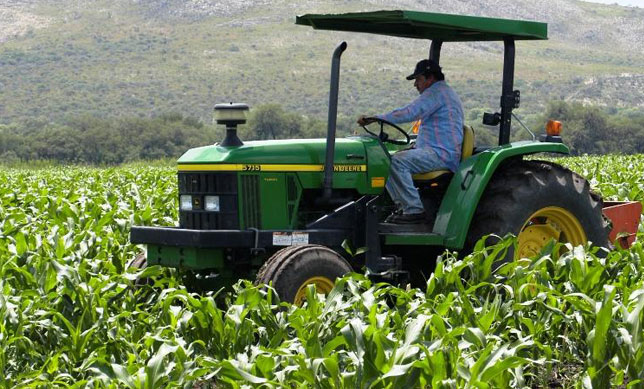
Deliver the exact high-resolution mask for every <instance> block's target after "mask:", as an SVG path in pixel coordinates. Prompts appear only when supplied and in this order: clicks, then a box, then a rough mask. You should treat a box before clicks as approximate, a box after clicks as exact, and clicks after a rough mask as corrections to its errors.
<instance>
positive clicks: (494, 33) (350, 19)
mask: <svg viewBox="0 0 644 389" xmlns="http://www.w3.org/2000/svg"><path fill="white" fill-rule="evenodd" d="M295 23H296V24H302V25H307V26H311V27H313V28H315V29H319V30H336V31H353V32H367V33H371V34H380V35H391V36H398V37H404V38H416V39H431V40H439V41H443V42H469V41H502V40H505V39H513V40H535V39H548V24H546V23H539V22H529V21H524V20H511V19H495V18H485V17H478V16H463V15H451V14H441V13H431V12H418V11H374V12H354V13H345V14H336V15H333V14H328V15H322V14H307V15H302V16H298V17H296V19H295Z"/></svg>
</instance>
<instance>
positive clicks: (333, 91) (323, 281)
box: [130, 11, 639, 303]
mask: <svg viewBox="0 0 644 389" xmlns="http://www.w3.org/2000/svg"><path fill="white" fill-rule="evenodd" d="M296 23H297V24H301V25H308V26H312V27H313V28H316V29H325V30H339V31H355V32H365V33H375V34H384V35H391V36H397V37H408V38H417V39H428V40H431V45H430V48H429V58H430V59H433V60H434V61H436V62H439V59H440V53H441V46H442V44H443V43H444V42H464V41H502V42H503V44H504V49H505V51H504V63H503V85H502V89H501V103H500V106H501V109H500V112H499V113H491V114H486V115H485V117H484V120H483V121H484V124H487V125H498V126H499V142H498V146H495V147H487V148H474V140H473V131H472V130H471V129H470V128H466V130H465V132H464V133H465V139H464V142H463V146H462V147H463V150H462V151H463V152H462V160H461V163H460V166H459V168H458V170H457V171H456V172H455V173H452V172H449V171H438V172H429V173H427V174H420V175H416V176H415V177H414V179H415V181H416V183H417V187H418V190H419V191H420V193H421V197H422V199H423V203H424V206H425V210H426V213H427V220H426V221H425V223H422V224H418V225H395V224H389V223H384V222H383V220H384V219H385V217H386V216H387V215H388V214H389V213H390V212H391V211H392V209H393V204H392V203H391V200H390V199H389V197H388V195H387V194H386V191H385V190H384V187H385V182H386V180H387V176H388V173H389V165H390V159H391V155H392V154H393V153H395V152H396V151H398V150H400V149H402V148H405V147H408V145H409V143H411V142H413V141H414V140H413V136H410V135H409V134H408V133H407V132H406V131H405V130H403V129H401V128H399V127H397V126H395V125H392V124H390V123H386V122H382V121H381V122H380V123H379V124H376V127H379V129H378V131H375V130H376V128H373V127H372V128H371V130H369V129H367V132H365V133H364V134H363V135H358V136H350V137H347V138H339V139H336V137H335V132H336V128H335V127H336V112H337V97H338V86H339V77H340V57H341V55H342V53H343V52H344V51H345V50H346V48H347V44H346V43H345V42H342V43H341V44H340V45H339V46H338V47H337V48H336V49H335V51H334V53H333V56H332V69H331V88H330V98H329V117H328V133H327V137H326V139H298V140H282V141H279V140H274V141H252V142H242V141H241V140H240V139H239V138H238V137H237V135H236V126H237V125H238V124H241V123H244V121H245V113H246V111H247V110H248V107H247V106H245V105H243V104H223V105H217V106H216V107H215V115H216V119H217V121H218V123H220V124H225V125H226V138H225V139H224V140H223V142H221V143H220V144H215V145H210V146H205V147H200V148H195V149H191V150H189V151H187V152H186V153H185V154H184V155H183V156H181V158H180V159H179V160H178V184H179V206H180V210H179V215H180V216H179V219H180V220H179V226H178V227H172V228H168V227H144V226H136V227H133V228H132V231H131V235H130V239H131V242H132V243H136V244H145V245H147V253H146V255H147V263H148V264H150V265H157V264H158V265H161V266H170V267H178V268H181V269H183V270H185V273H184V274H186V275H187V276H188V280H190V282H191V283H193V285H194V286H195V287H198V288H200V289H202V288H208V289H210V290H215V289H219V288H221V287H226V286H229V285H231V284H233V283H234V282H236V281H237V280H238V279H240V278H251V279H252V278H255V279H256V281H257V282H258V283H266V284H269V283H272V285H273V287H274V288H275V290H276V291H277V292H278V294H279V296H280V298H281V299H282V300H284V301H290V302H295V303H301V302H302V301H303V299H304V298H305V296H306V289H307V288H306V287H307V285H310V284H314V285H315V286H316V288H317V290H318V292H320V293H328V292H329V291H330V290H331V289H332V288H333V285H334V282H335V279H336V278H337V277H339V276H342V275H343V274H345V273H348V272H351V271H362V270H364V269H365V268H366V269H367V270H368V273H369V274H370V276H372V277H376V278H378V279H380V280H387V281H389V282H393V283H405V282H420V281H422V280H423V279H424V277H428V276H429V273H430V272H431V271H432V269H433V265H434V264H435V261H436V258H437V256H438V255H440V254H441V253H442V252H444V251H445V250H446V249H449V250H455V251H459V252H462V253H467V252H469V251H470V250H471V249H472V248H473V246H474V244H475V243H476V242H477V241H478V240H479V239H480V238H482V237H483V236H486V235H488V234H494V235H495V236H501V237H502V236H505V235H506V234H508V233H512V234H514V235H516V236H517V237H518V244H517V245H516V251H514V252H510V253H509V254H508V258H507V260H511V259H512V258H524V257H527V258H529V257H532V256H534V255H536V254H538V253H539V252H540V251H541V250H542V248H544V247H545V246H546V245H547V244H548V243H549V242H551V241H555V242H569V243H571V244H573V245H581V244H585V243H586V242H588V241H591V242H592V243H593V244H595V245H597V246H604V247H606V246H608V245H609V239H608V237H609V232H610V227H609V226H610V220H609V219H608V218H607V217H605V216H604V214H603V213H602V208H603V202H602V199H601V198H600V197H599V196H598V195H596V194H594V193H593V192H591V190H590V186H589V184H588V182H587V181H586V180H585V179H584V178H583V177H581V176H579V175H577V174H575V173H574V172H572V171H570V170H568V169H566V168H564V167H562V166H560V165H557V164H555V163H552V162H543V161H536V160H533V159H532V158H530V159H525V158H524V157H526V156H532V155H533V154H536V153H558V154H567V153H568V152H569V150H568V147H566V146H565V145H564V144H563V143H561V138H560V137H559V136H557V135H552V136H550V135H549V136H543V137H542V139H541V140H537V139H536V137H535V136H534V135H533V136H532V140H530V141H521V142H513V143H510V129H511V122H512V110H513V109H515V108H517V107H518V106H519V99H520V96H519V91H516V90H514V89H513V80H514V57H515V41H517V40H534V39H547V25H546V24H544V23H536V22H528V21H519V20H504V19H491V18H483V17H472V16H459V15H447V14H437V13H424V12H411V11H378V12H365V13H347V14H340V15H314V14H309V15H304V16H299V17H297V19H296ZM372 126H373V124H372ZM398 133H399V135H400V139H396V137H395V135H396V134H398ZM635 212H636V211H632V214H633V217H631V218H634V217H635ZM636 215H637V217H638V219H639V211H637V214H636ZM358 248H360V249H361V250H358Z"/></svg>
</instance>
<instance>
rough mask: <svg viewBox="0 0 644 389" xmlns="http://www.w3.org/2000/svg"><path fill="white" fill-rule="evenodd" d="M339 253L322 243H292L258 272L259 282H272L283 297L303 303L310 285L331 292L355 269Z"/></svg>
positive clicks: (325, 292)
mask: <svg viewBox="0 0 644 389" xmlns="http://www.w3.org/2000/svg"><path fill="white" fill-rule="evenodd" d="M351 271H352V269H351V266H350V265H349V263H348V262H347V261H346V260H345V259H344V258H342V256H340V255H339V254H338V253H336V252H335V251H333V250H331V249H330V248H328V247H324V246H318V245H302V246H290V247H286V248H284V249H282V250H280V251H278V252H276V253H275V254H274V255H273V256H272V257H270V258H269V259H268V261H266V263H264V265H263V266H262V268H261V269H260V270H259V272H258V273H257V278H256V281H255V283H256V284H269V283H271V282H272V285H273V288H274V289H275V291H276V292H277V294H278V295H279V296H280V298H281V299H282V301H288V302H291V303H294V304H297V305H302V304H303V303H304V300H305V299H306V289H307V286H308V285H311V284H312V285H315V288H316V290H317V292H318V293H323V294H329V292H331V290H332V289H333V286H334V285H335V279H336V278H338V277H342V276H343V275H345V274H347V273H349V272H351Z"/></svg>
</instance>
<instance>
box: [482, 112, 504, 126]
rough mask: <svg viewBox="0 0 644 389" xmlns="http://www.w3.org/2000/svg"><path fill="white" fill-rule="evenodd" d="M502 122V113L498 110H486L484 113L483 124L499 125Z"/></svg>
mask: <svg viewBox="0 0 644 389" xmlns="http://www.w3.org/2000/svg"><path fill="white" fill-rule="evenodd" d="M499 123H501V114H500V113H498V112H495V113H489V112H485V113H484V114H483V124H485V125H486V126H498V125H499Z"/></svg>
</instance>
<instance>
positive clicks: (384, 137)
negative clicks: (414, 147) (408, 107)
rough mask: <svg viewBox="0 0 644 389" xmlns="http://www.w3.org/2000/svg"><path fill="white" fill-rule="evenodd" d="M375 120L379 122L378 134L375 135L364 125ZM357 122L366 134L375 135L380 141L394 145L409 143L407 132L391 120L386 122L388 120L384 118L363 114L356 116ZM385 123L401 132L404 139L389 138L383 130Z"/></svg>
mask: <svg viewBox="0 0 644 389" xmlns="http://www.w3.org/2000/svg"><path fill="white" fill-rule="evenodd" d="M375 122H377V123H380V133H379V134H378V135H376V134H374V133H373V132H371V131H369V129H368V128H367V127H366V126H368V125H369V124H371V123H375ZM358 124H359V125H360V126H362V128H364V130H365V131H366V132H367V133H368V134H370V135H373V136H375V137H376V138H378V139H380V140H381V141H382V142H387V143H393V144H395V145H408V144H410V143H411V138H410V137H409V134H407V132H406V131H405V130H403V129H402V128H400V127H398V126H397V125H395V124H393V123H391V122H388V121H386V120H384V119H380V118H377V117H368V116H364V115H363V116H360V118H358ZM385 124H386V125H388V126H390V127H393V128H395V129H396V130H398V131H399V132H400V133H402V134H403V135H404V136H405V140H404V141H402V140H394V139H389V135H388V134H387V133H386V132H385V130H384V125H385Z"/></svg>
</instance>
